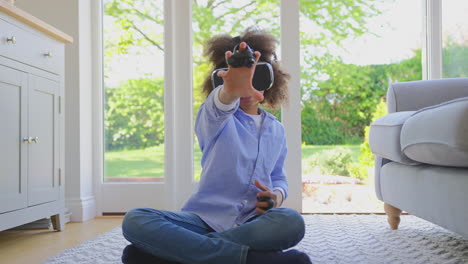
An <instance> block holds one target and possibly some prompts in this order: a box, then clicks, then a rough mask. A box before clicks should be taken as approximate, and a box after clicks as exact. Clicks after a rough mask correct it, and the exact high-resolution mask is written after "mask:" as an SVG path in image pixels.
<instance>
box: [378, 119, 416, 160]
mask: <svg viewBox="0 0 468 264" xmlns="http://www.w3.org/2000/svg"><path fill="white" fill-rule="evenodd" d="M414 113H415V111H404V112H396V113H391V114H388V115H386V116H383V117H381V118H379V119H377V120H376V121H374V122H373V123H372V124H371V127H370V132H369V145H370V148H371V151H372V153H374V154H375V155H377V156H379V157H382V158H386V159H389V160H392V161H396V162H399V163H403V164H408V165H416V164H419V162H416V161H414V160H411V159H409V158H408V157H407V156H406V155H405V154H404V153H403V152H402V151H401V144H400V134H401V128H402V126H403V124H404V123H405V121H406V120H407V119H408V118H410V117H411V115H413V114H414Z"/></svg>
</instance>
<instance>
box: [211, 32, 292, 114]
mask: <svg viewBox="0 0 468 264" xmlns="http://www.w3.org/2000/svg"><path fill="white" fill-rule="evenodd" d="M240 41H245V42H246V43H247V45H249V46H250V47H251V48H252V49H253V50H254V51H259V52H260V53H261V56H260V59H259V61H264V62H268V63H270V64H271V66H272V67H273V74H274V82H273V86H272V87H271V88H270V89H268V90H266V91H265V93H264V97H265V99H264V100H263V101H262V102H260V104H262V105H264V106H265V107H267V108H270V109H272V110H276V109H278V108H279V107H280V106H281V105H283V104H284V105H287V104H288V85H287V82H288V80H289V79H290V77H291V76H290V75H289V74H288V73H287V72H285V71H284V70H283V69H282V68H281V66H280V62H279V61H278V60H277V58H276V52H275V51H276V44H277V43H278V40H277V39H276V38H275V36H273V35H272V34H271V33H268V32H266V31H264V30H261V29H257V28H248V29H247V30H246V31H245V32H244V33H243V34H242V35H241V36H240ZM239 43H240V42H238V39H237V40H236V39H235V38H233V37H232V36H230V35H228V34H222V35H217V36H214V37H213V38H211V39H210V40H209V41H208V42H207V45H206V50H205V52H204V55H205V56H207V57H208V59H209V61H210V62H211V63H212V65H213V69H212V70H211V71H210V72H209V73H208V75H207V76H206V79H205V81H204V83H203V93H205V95H206V96H208V95H209V94H210V93H211V91H213V89H214V88H213V87H212V83H211V73H212V72H213V71H214V70H215V69H219V68H227V64H226V58H225V52H226V51H228V50H231V51H232V49H233V48H234V46H236V45H237V44H239Z"/></svg>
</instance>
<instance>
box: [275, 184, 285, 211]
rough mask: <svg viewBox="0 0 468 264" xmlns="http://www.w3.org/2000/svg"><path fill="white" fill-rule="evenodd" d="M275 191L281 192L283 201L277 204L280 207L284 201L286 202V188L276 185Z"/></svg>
mask: <svg viewBox="0 0 468 264" xmlns="http://www.w3.org/2000/svg"><path fill="white" fill-rule="evenodd" d="M273 191H278V192H280V193H281V202H280V204H278V206H277V207H280V206H281V205H282V204H283V202H284V190H283V188H281V187H275V188H273Z"/></svg>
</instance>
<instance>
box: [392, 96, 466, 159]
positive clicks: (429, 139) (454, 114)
mask: <svg viewBox="0 0 468 264" xmlns="http://www.w3.org/2000/svg"><path fill="white" fill-rule="evenodd" d="M401 149H402V150H403V152H404V154H405V155H406V156H407V157H409V158H410V159H412V160H415V161H418V162H421V163H427V164H433V165H440V166H454V167H468V97H463V98H459V99H455V100H451V101H448V102H444V103H441V104H438V105H435V106H430V107H426V108H423V109H421V110H419V111H417V112H415V113H414V114H412V116H411V117H409V118H408V119H407V120H406V121H405V122H404V124H403V127H402V129H401Z"/></svg>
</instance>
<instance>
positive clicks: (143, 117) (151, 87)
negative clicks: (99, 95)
mask: <svg viewBox="0 0 468 264" xmlns="http://www.w3.org/2000/svg"><path fill="white" fill-rule="evenodd" d="M105 105H106V108H105V122H104V127H105V131H106V135H105V140H106V142H105V144H106V150H117V149H138V148H147V147H150V146H155V145H159V144H161V143H163V142H164V81H163V80H162V79H147V78H145V79H143V78H142V79H136V80H128V81H127V82H124V83H122V84H121V85H120V86H119V87H118V88H112V89H106V104H105Z"/></svg>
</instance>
